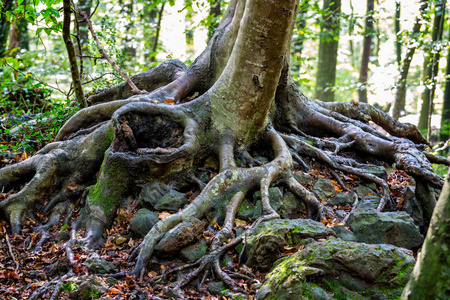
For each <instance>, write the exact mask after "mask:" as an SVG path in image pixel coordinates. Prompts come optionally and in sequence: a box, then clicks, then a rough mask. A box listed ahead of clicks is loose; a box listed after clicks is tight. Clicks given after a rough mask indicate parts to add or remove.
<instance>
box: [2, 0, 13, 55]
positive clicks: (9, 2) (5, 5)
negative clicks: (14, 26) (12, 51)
mask: <svg viewBox="0 0 450 300" xmlns="http://www.w3.org/2000/svg"><path fill="white" fill-rule="evenodd" d="M13 6H14V1H13V0H6V1H4V2H2V6H1V11H0V57H3V56H4V55H5V53H6V50H7V42H8V36H9V30H10V28H11V23H10V22H9V20H8V19H7V16H6V12H8V11H10V10H12V8H13Z"/></svg>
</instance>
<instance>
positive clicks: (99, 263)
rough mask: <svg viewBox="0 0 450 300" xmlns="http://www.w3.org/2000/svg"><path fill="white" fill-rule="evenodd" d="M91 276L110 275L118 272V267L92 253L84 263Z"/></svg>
mask: <svg viewBox="0 0 450 300" xmlns="http://www.w3.org/2000/svg"><path fill="white" fill-rule="evenodd" d="M83 265H84V266H86V269H87V270H88V271H89V273H91V274H108V273H115V272H117V269H116V267H115V266H114V265H113V264H112V263H110V262H109V261H107V260H105V259H103V258H102V257H101V256H100V255H98V254H97V253H92V254H91V255H89V256H88V258H87V259H86V260H85V262H84V263H83Z"/></svg>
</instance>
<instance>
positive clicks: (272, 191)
mask: <svg viewBox="0 0 450 300" xmlns="http://www.w3.org/2000/svg"><path fill="white" fill-rule="evenodd" d="M259 200H261V191H257V192H255V193H254V194H253V202H255V203H256V202H257V201H259ZM269 201H270V205H271V206H272V208H273V209H274V210H275V211H276V212H279V211H280V208H281V206H282V205H283V194H282V193H281V191H280V189H279V188H277V187H271V188H269Z"/></svg>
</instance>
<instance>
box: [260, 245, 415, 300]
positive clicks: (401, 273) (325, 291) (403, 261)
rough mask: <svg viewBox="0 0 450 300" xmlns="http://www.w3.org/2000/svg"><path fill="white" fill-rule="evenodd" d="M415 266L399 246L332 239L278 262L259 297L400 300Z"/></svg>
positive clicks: (310, 246) (411, 258) (267, 277)
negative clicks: (320, 285) (316, 283)
mask: <svg viewBox="0 0 450 300" xmlns="http://www.w3.org/2000/svg"><path fill="white" fill-rule="evenodd" d="M414 264H415V260H414V258H413V257H412V256H410V255H408V254H406V253H405V252H404V251H403V249H401V248H398V247H395V246H391V245H385V244H380V245H369V244H364V243H355V242H346V241H343V240H341V239H338V238H330V239H328V240H325V241H321V242H314V243H311V244H309V245H307V246H306V247H305V248H304V249H303V250H300V251H298V252H297V253H295V254H293V255H292V256H289V257H285V258H282V259H280V260H278V261H277V264H276V266H275V267H274V269H273V270H272V271H271V272H270V273H269V274H267V276H266V281H265V282H264V284H263V286H262V287H261V288H260V289H259V290H258V291H257V293H256V299H259V300H261V299H301V297H299V295H302V297H304V298H303V299H397V298H399V297H400V295H401V293H402V290H403V288H404V286H405V285H406V283H407V281H408V279H409V275H410V274H411V272H412V270H413V268H414ZM318 280H320V281H322V282H324V284H323V286H322V287H319V286H317V285H315V284H313V282H316V281H318ZM331 295H333V298H332V297H331Z"/></svg>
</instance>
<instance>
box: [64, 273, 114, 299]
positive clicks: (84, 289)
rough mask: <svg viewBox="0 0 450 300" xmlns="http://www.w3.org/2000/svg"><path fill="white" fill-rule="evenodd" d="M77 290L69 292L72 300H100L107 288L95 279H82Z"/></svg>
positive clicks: (77, 283)
mask: <svg viewBox="0 0 450 300" xmlns="http://www.w3.org/2000/svg"><path fill="white" fill-rule="evenodd" d="M76 286H77V287H76V288H75V289H74V290H72V291H70V292H69V298H70V299H76V300H89V299H92V298H94V299H98V298H100V297H101V296H102V295H103V294H104V293H106V291H107V288H106V287H105V286H103V285H102V284H100V283H99V282H98V281H97V280H96V279H95V278H94V277H81V278H78V279H77V282H76Z"/></svg>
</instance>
